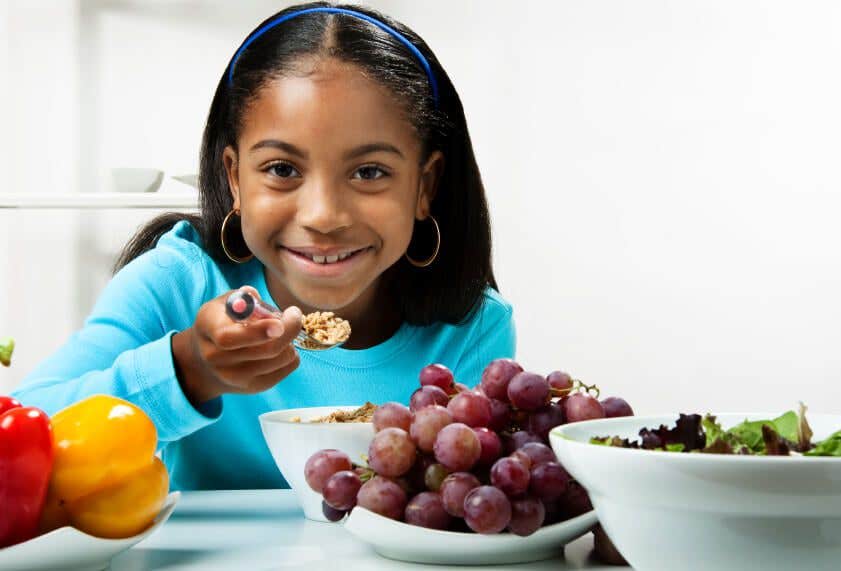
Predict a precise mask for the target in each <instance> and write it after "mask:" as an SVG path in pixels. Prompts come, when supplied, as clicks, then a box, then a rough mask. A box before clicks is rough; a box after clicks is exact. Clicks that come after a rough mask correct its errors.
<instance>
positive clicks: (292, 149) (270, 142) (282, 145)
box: [248, 139, 309, 159]
mask: <svg viewBox="0 0 841 571" xmlns="http://www.w3.org/2000/svg"><path fill="white" fill-rule="evenodd" d="M260 149H279V150H281V151H285V152H287V153H289V154H290V155H295V156H296V157H299V158H302V159H307V158H309V153H307V152H306V151H303V150H301V149H299V148H298V147H296V146H295V145H293V144H292V143H287V142H286V141H278V140H277V139H264V140H262V141H260V142H259V143H255V144H254V146H253V147H251V149H249V151H248V152H249V153H253V152H254V151H258V150H260Z"/></svg>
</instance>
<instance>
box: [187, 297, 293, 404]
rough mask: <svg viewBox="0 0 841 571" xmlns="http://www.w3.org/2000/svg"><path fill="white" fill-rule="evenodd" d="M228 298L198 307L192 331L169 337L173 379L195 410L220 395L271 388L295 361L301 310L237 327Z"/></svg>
mask: <svg viewBox="0 0 841 571" xmlns="http://www.w3.org/2000/svg"><path fill="white" fill-rule="evenodd" d="M248 289H249V293H251V294H252V295H254V296H255V297H256V298H257V299H259V295H258V294H257V291H256V290H254V289H253V288H248ZM230 293H231V292H228V293H226V294H224V295H221V296H219V297H217V298H216V299H213V300H211V301H209V302H207V303H205V304H204V305H202V306H201V308H200V309H199V313H198V315H197V316H196V321H195V323H193V326H192V327H191V328H189V329H185V330H184V331H181V332H179V333H176V334H175V335H174V336H173V337H172V355H173V358H174V360H175V365H176V371H177V373H178V380H179V382H180V383H181V387H182V390H183V391H184V394H185V395H186V396H187V398H188V399H189V400H190V402H192V403H193V404H194V405H197V404H202V403H205V402H207V401H209V400H211V399H214V398H216V397H218V396H220V395H222V394H224V393H259V392H262V391H265V390H267V389H270V388H271V387H273V386H275V385H276V384H277V383H279V382H280V381H282V380H283V379H284V378H286V377H287V376H288V375H289V374H290V373H291V372H292V371H294V370H295V369H296V368H297V367H298V364H299V362H300V359H299V357H298V352H297V351H296V350H295V347H294V346H293V345H292V340H293V339H295V336H296V335H297V334H298V332H299V331H300V330H301V318H302V314H301V310H300V309H298V308H297V307H294V306H293V307H289V308H287V309H286V310H285V311H284V312H283V315H282V316H281V317H280V318H279V319H275V318H266V319H258V320H249V321H248V322H247V323H241V322H236V321H233V320H232V319H231V318H230V317H229V316H228V315H227V313H225V300H226V299H227V298H228V295H230Z"/></svg>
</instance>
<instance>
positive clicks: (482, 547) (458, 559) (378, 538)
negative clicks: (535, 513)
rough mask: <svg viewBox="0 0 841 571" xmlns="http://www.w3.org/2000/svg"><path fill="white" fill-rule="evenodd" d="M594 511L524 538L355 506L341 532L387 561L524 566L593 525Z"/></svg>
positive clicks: (556, 550)
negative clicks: (421, 522)
mask: <svg viewBox="0 0 841 571" xmlns="http://www.w3.org/2000/svg"><path fill="white" fill-rule="evenodd" d="M596 521H597V520H596V512H594V511H589V512H587V513H585V514H582V515H580V516H578V517H575V518H572V519H568V520H566V521H562V522H560V523H555V524H552V525H547V526H546V527H541V528H540V529H538V530H537V531H536V532H534V533H533V534H531V535H529V536H527V537H520V536H518V535H513V534H511V533H497V534H494V535H481V534H478V533H459V532H454V531H440V530H437V529H427V528H424V527H418V526H416V525H409V524H408V523H403V522H400V521H395V520H393V519H389V518H387V517H383V516H381V515H379V514H376V513H374V512H372V511H369V510H366V509H364V508H360V507H355V508H353V511H351V512H350V516H349V517H348V519H347V520H346V521H345V524H344V525H345V529H347V530H348V531H349V532H351V533H352V534H353V535H355V536H356V537H357V538H358V539H360V540H362V541H364V542H365V543H368V544H370V545H371V546H372V547H373V548H374V550H375V551H376V552H377V553H379V554H380V555H382V556H383V557H388V558H389V559H397V560H400V561H412V562H415V563H434V564H438V565H493V564H504V563H526V562H528V561H540V560H541V559H549V558H550V557H555V556H557V555H558V554H559V553H561V550H562V549H563V546H564V545H566V544H567V543H569V542H570V541H572V540H574V539H577V538H579V537H581V536H582V535H584V534H585V533H587V532H588V531H589V530H590V529H591V528H592V527H593V526H594V525H596Z"/></svg>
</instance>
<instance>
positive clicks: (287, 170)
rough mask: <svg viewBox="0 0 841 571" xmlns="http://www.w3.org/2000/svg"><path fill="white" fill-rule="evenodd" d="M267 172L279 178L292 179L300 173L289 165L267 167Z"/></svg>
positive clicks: (281, 164) (276, 164) (280, 164)
mask: <svg viewBox="0 0 841 571" xmlns="http://www.w3.org/2000/svg"><path fill="white" fill-rule="evenodd" d="M267 170H268V172H270V173H271V174H273V175H275V176H276V177H280V178H294V177H299V176H301V173H299V172H298V169H296V168H295V167H293V166H292V165H290V164H289V163H275V164H273V165H269V168H268V169H267Z"/></svg>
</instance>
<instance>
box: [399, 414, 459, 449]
mask: <svg viewBox="0 0 841 571" xmlns="http://www.w3.org/2000/svg"><path fill="white" fill-rule="evenodd" d="M452 422H453V415H451V414H450V411H448V410H447V409H446V408H444V407H443V406H440V405H432V406H428V407H425V408H422V409H420V410H419V411H417V412H416V413H415V419H414V420H413V421H412V426H411V428H410V429H409V435H410V436H411V437H412V440H413V441H414V442H415V444H417V446H418V448H420V449H421V450H423V451H424V452H432V449H433V447H434V445H435V438H437V436H438V433H439V432H440V431H441V429H442V428H444V427H445V426H447V425H448V424H450V423H452Z"/></svg>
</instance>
